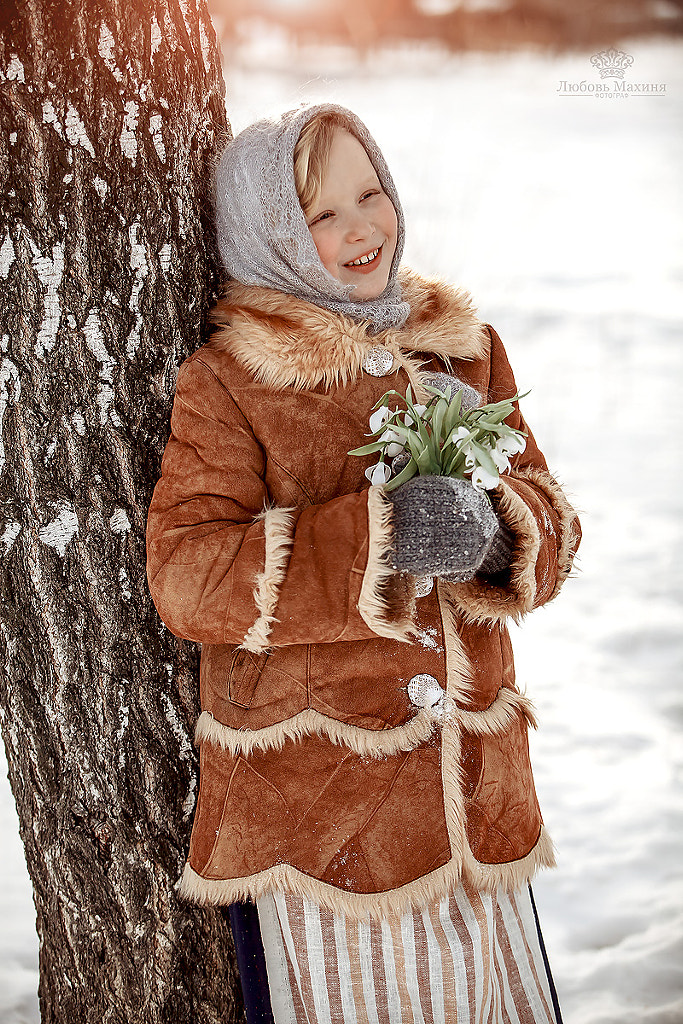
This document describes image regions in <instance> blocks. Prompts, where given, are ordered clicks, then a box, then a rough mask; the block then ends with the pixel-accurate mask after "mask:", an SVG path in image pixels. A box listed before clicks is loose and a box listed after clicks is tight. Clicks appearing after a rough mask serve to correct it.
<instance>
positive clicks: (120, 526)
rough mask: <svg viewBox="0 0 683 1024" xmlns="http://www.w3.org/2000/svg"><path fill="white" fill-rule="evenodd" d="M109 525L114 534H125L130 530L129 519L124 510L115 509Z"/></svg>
mask: <svg viewBox="0 0 683 1024" xmlns="http://www.w3.org/2000/svg"><path fill="white" fill-rule="evenodd" d="M109 525H110V526H111V528H112V530H113V532H114V533H127V532H128V530H130V519H129V518H128V516H127V514H126V510H125V509H124V508H117V509H116V510H115V511H114V514H113V515H112V517H111V519H110V520H109Z"/></svg>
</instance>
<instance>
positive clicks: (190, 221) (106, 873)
mask: <svg viewBox="0 0 683 1024" xmlns="http://www.w3.org/2000/svg"><path fill="white" fill-rule="evenodd" d="M0 17H2V20H3V24H2V40H1V41H0V90H1V92H2V104H1V107H0V129H1V131H0V163H1V174H0V210H1V211H2V217H1V220H0V336H1V339H2V352H1V353H0V361H1V364H0V365H1V368H0V427H1V433H0V465H1V472H2V476H1V480H0V487H1V493H2V508H1V512H2V522H1V523H0V550H2V557H3V568H2V575H1V578H0V587H1V599H2V626H1V630H0V658H1V664H2V666H3V668H2V677H1V682H0V708H1V712H2V727H3V737H4V741H5V745H6V748H7V755H8V761H9V765H10V781H11V784H12V788H13V790H14V794H15V797H16V800H17V806H18V810H19V817H20V821H21V833H22V838H23V841H24V844H25V849H26V859H27V862H28V866H29V871H30V874H31V878H32V881H33V886H34V893H35V902H36V908H37V925H38V933H39V937H40V969H41V980H40V1002H41V1010H42V1019H43V1021H45V1022H53V1021H54V1022H59V1024H64V1022H65V1021H68V1022H69V1024H77V1022H81V1021H89V1022H90V1021H98V1022H100V1021H105V1022H119V1021H120V1022H126V1024H128V1022H131V1021H140V1022H143V1021H144V1022H145V1024H154V1022H161V1021H168V1022H171V1021H173V1022H175V1024H179V1022H184V1021H188V1022H189V1021H192V1022H193V1024H197V1022H202V1024H204V1022H212V1021H219V1020H220V1021H221V1022H226V1021H235V1020H239V1019H241V1014H242V1010H241V1006H240V1003H239V997H238V996H237V995H236V982H235V977H236V976H235V973H234V969H233V966H232V964H233V959H232V958H233V951H232V942H231V938H230V935H229V929H228V923H227V915H226V914H225V912H215V911H198V910H196V909H194V908H192V907H189V906H186V905H183V904H181V903H179V901H178V899H177V897H176V895H175V891H174V884H175V882H176V880H177V879H178V876H179V874H180V871H181V868H182V864H183V861H184V854H185V849H186V843H187V838H188V832H189V825H190V818H191V814H192V810H193V807H194V803H195V798H196V787H197V783H196V779H197V765H196V757H195V752H194V749H193V747H192V744H191V740H190V731H191V728H192V726H193V723H194V719H195V716H196V713H197V689H196V657H195V651H194V650H193V649H192V646H191V645H185V644H183V643H180V642H179V641H177V640H176V639H175V638H174V637H172V636H171V634H170V633H169V632H168V631H167V630H166V629H165V628H164V626H162V624H161V622H160V621H159V619H158V617H157V615H156V613H155V611H154V608H153V606H152V604H151V601H150V597H149V594H148V592H147V586H146V581H145V572H144V565H145V547H144V529H145V517H146V511H147V505H148V501H149V497H150V494H151V490H152V487H153V485H154V482H155V480H156V478H157V475H158V472H159V464H160V456H161V452H162V450H163V446H164V444H165V441H166V438H167V436H168V417H169V411H170V406H171V399H172V395H173V388H174V383H175V377H176V368H177V365H178V364H179V362H180V361H181V360H182V359H183V358H184V357H185V356H186V355H187V354H188V353H189V352H190V351H191V350H192V349H194V348H196V347H197V345H198V344H199V343H200V340H201V338H200V332H201V328H202V323H203V318H204V314H205V311H206V308H207V306H208V303H209V299H210V297H211V291H212V289H213V287H214V285H215V268H216V261H215V257H214V247H213V243H212V235H211V224H210V202H209V199H208V188H207V183H208V181H209V178H210V165H211V161H212V158H213V154H214V152H215V150H216V147H217V140H218V138H219V136H220V135H221V133H225V132H226V131H227V122H226V118H225V110H224V103H223V83H222V78H221V74H220V65H219V59H218V52H217V48H216V44H215V38H214V34H213V30H212V28H211V24H210V21H209V18H208V13H207V9H206V5H205V2H204V0H139V2H138V3H136V4H131V3H130V2H129V0H128V2H126V0H71V2H68V0H26V2H24V3H21V4H19V5H18V6H16V7H13V6H12V5H3V6H2V14H1V15H0Z"/></svg>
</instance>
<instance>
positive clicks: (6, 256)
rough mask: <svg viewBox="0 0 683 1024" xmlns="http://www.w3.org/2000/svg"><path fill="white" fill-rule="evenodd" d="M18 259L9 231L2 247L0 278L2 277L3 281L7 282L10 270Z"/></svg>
mask: <svg viewBox="0 0 683 1024" xmlns="http://www.w3.org/2000/svg"><path fill="white" fill-rule="evenodd" d="M16 258H17V254H16V252H15V250H14V242H13V241H12V239H11V237H10V233H9V231H7V233H6V234H5V240H4V242H3V243H2V245H0V277H2V278H3V280H5V281H6V280H7V275H8V274H9V268H10V267H11V266H12V264H13V263H14V261H15V259H16Z"/></svg>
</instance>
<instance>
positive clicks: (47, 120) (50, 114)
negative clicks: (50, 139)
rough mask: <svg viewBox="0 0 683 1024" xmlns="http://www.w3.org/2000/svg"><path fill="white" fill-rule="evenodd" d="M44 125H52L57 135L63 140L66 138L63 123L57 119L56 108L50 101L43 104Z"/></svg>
mask: <svg viewBox="0 0 683 1024" xmlns="http://www.w3.org/2000/svg"><path fill="white" fill-rule="evenodd" d="M43 124H51V125H53V127H54V129H55V131H56V132H57V134H58V135H59V137H60V138H61V139H63V138H64V131H63V129H62V125H61V122H60V120H59V118H58V117H57V113H56V111H55V108H54V107H53V106H52V103H51V102H50V100H45V101H44V102H43Z"/></svg>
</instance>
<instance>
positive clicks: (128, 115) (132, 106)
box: [121, 100, 140, 167]
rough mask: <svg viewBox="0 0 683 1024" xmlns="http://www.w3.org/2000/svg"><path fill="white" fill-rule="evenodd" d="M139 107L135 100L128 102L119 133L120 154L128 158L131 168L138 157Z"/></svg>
mask: <svg viewBox="0 0 683 1024" xmlns="http://www.w3.org/2000/svg"><path fill="white" fill-rule="evenodd" d="M139 109H140V108H139V107H138V105H137V103H136V102H135V100H128V102H127V103H126V105H125V111H126V112H125V114H124V115H123V131H122V132H121V152H122V153H123V155H124V156H126V157H128V159H129V160H130V162H131V163H132V165H133V167H135V162H136V160H137V157H138V140H137V138H136V135H135V133H136V131H137V128H138V112H139Z"/></svg>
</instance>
